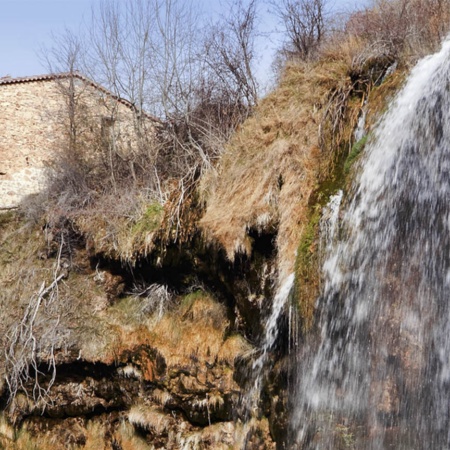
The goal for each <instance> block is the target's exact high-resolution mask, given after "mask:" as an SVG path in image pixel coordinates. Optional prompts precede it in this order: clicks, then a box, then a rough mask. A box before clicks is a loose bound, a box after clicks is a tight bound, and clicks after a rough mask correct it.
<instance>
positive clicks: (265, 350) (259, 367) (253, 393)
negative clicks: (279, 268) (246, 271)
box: [244, 273, 295, 416]
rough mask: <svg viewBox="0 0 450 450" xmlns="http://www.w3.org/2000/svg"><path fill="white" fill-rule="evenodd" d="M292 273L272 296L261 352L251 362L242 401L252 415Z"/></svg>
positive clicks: (254, 412) (287, 295)
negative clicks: (249, 384)
mask: <svg viewBox="0 0 450 450" xmlns="http://www.w3.org/2000/svg"><path fill="white" fill-rule="evenodd" d="M294 278H295V276H294V274H293V273H292V274H291V275H289V276H288V277H287V278H286V279H285V280H284V282H283V283H282V284H281V286H280V288H279V289H278V291H277V293H276V294H275V296H274V299H273V303H272V309H271V312H270V315H269V317H268V319H267V322H266V326H265V330H264V336H263V340H262V345H261V353H260V354H259V356H258V358H256V359H255V360H254V361H253V364H252V374H251V378H252V385H251V387H250V389H249V390H248V392H246V394H245V398H244V403H245V404H246V407H247V409H248V411H249V413H250V416H254V415H255V414H256V412H257V409H258V403H259V399H260V395H261V389H262V382H263V378H264V369H266V368H267V360H268V356H269V352H270V350H271V349H272V348H273V346H274V344H275V341H276V339H277V337H278V320H279V318H280V316H281V314H282V312H283V310H284V308H285V306H286V303H287V302H288V299H289V294H290V293H291V290H292V287H293V285H294Z"/></svg>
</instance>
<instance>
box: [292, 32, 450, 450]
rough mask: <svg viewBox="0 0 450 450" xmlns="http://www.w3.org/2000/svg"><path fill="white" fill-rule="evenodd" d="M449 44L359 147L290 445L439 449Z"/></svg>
mask: <svg viewBox="0 0 450 450" xmlns="http://www.w3.org/2000/svg"><path fill="white" fill-rule="evenodd" d="M449 87H450V40H447V41H446V42H445V43H444V44H443V47H442V49H441V51H440V52H438V53H436V54H435V55H432V56H430V57H427V58H425V59H424V60H422V61H421V62H419V63H418V65H417V66H416V67H415V68H414V69H413V71H412V72H411V75H410V77H409V78H408V80H407V82H406V84H405V86H404V88H403V89H402V91H401V92H400V93H399V94H398V96H397V98H396V99H395V100H394V101H393V103H392V105H391V107H390V108H389V111H388V112H387V113H386V115H385V117H384V118H383V119H382V120H381V122H380V124H379V125H378V127H377V130H376V131H375V134H374V137H373V138H372V139H371V140H370V142H369V143H368V145H367V152H366V157H365V161H363V164H362V166H361V172H360V176H359V179H358V182H357V183H356V186H355V188H354V191H353V192H352V194H351V201H350V204H349V206H348V207H347V208H346V211H345V213H344V214H342V221H341V223H340V225H339V230H340V231H339V239H336V238H335V239H334V242H333V243H332V244H331V245H330V246H329V247H328V248H326V249H325V252H326V257H325V260H324V263H323V267H322V292H321V295H320V297H319V299H318V300H317V305H316V308H317V315H316V316H317V318H316V326H315V330H316V331H315V332H313V333H311V334H310V336H308V337H307V342H306V343H305V344H304V345H302V348H301V350H299V355H297V360H298V361H300V363H299V364H301V367H300V369H299V371H298V372H299V373H298V379H297V381H296V388H295V392H293V393H292V394H293V395H294V396H295V411H294V413H293V417H292V423H291V433H292V437H291V442H290V446H289V448H293V449H294V448H295V449H341V448H342V449H343V448H354V449H373V450H383V449H397V450H399V449H405V450H406V449H408V450H410V449H446V448H450V305H449V300H450V96H449Z"/></svg>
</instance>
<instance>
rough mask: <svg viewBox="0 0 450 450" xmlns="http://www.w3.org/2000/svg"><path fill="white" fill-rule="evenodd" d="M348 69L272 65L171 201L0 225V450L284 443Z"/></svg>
mask: <svg viewBox="0 0 450 450" xmlns="http://www.w3.org/2000/svg"><path fill="white" fill-rule="evenodd" d="M347 69H348V68H346V67H345V66H344V65H341V64H337V63H336V62H334V61H331V62H329V63H327V64H323V65H320V64H318V65H317V67H316V72H315V75H313V74H311V71H310V67H298V66H294V67H291V68H290V69H288V71H287V74H286V78H285V79H284V80H283V81H282V83H281V86H280V88H279V90H278V91H277V92H275V93H274V94H272V95H270V96H268V98H267V99H265V100H264V101H263V102H262V104H261V106H260V109H259V110H258V111H257V112H256V113H255V115H254V116H253V117H252V118H251V119H250V120H249V121H248V122H247V123H246V124H243V125H242V127H241V130H240V131H239V132H238V133H237V135H236V136H235V137H234V138H233V139H232V140H231V142H230V143H229V144H228V147H227V149H226V150H225V152H224V154H223V156H222V159H221V164H220V165H219V168H218V169H217V170H215V171H213V173H209V174H206V175H203V177H202V178H201V179H200V180H197V183H196V185H195V186H194V188H192V189H191V191H190V192H189V195H186V196H185V198H184V202H183V204H182V205H181V206H180V203H178V202H177V201H174V200H173V199H171V198H169V199H167V200H166V202H165V203H164V205H161V204H156V203H155V202H153V203H149V204H146V205H145V206H146V208H145V209H144V210H143V211H142V212H140V213H139V214H138V217H137V218H136V217H132V216H128V215H125V214H121V215H117V217H114V216H113V215H111V214H110V213H109V212H108V211H107V210H106V209H105V211H103V210H102V203H101V202H100V201H99V200H98V199H97V200H96V201H97V203H96V205H97V208H96V209H92V208H91V209H84V210H79V211H74V207H73V206H72V205H71V207H70V208H69V207H67V208H65V209H64V207H65V206H66V205H64V204H62V203H56V205H55V204H51V205H50V208H52V210H51V211H49V210H48V209H47V210H45V208H44V211H43V212H41V214H37V213H33V214H29V212H28V211H27V210H26V208H25V209H24V208H22V209H19V210H17V211H14V212H3V213H2V214H1V215H0V311H1V321H0V335H1V336H2V347H3V348H4V350H5V351H4V352H1V354H0V375H1V378H0V394H1V407H2V415H1V417H0V446H1V447H2V448H5V449H26V448H30V447H31V448H36V449H41V450H46V449H48V448H52V449H54V450H57V449H66V448H74V449H82V448H84V449H113V450H119V449H123V450H128V449H129V450H131V449H186V450H187V449H203V448H211V449H229V448H235V449H243V448H246V449H249V450H252V449H275V448H277V449H284V448H288V447H287V445H288V444H287V435H288V415H289V408H290V405H289V401H288V400H289V398H288V397H289V396H288V386H289V384H290V383H291V382H292V379H293V371H294V370H295V367H294V360H292V359H289V352H290V351H291V350H292V349H295V348H296V346H297V345H298V344H299V342H301V339H303V336H304V334H305V333H306V332H307V330H308V327H310V326H311V323H312V319H313V314H314V306H313V305H314V303H313V302H314V298H315V295H316V292H317V287H318V284H319V280H318V278H319V275H318V271H317V258H318V249H317V235H318V221H319V216H320V211H321V207H322V206H323V204H324V202H326V200H327V198H328V197H329V195H330V194H332V193H333V189H336V186H338V185H341V186H342V185H343V184H345V176H344V175H343V169H342V167H343V162H344V161H345V159H346V156H347V155H346V153H345V152H344V151H343V150H342V149H346V148H348V145H349V144H350V143H351V142H352V132H353V129H354V127H355V125H356V123H357V120H358V116H359V114H360V109H361V105H362V104H363V102H362V99H363V98H365V96H366V94H367V92H368V91H369V87H368V86H369V84H370V83H367V86H365V88H364V89H366V91H364V90H363V89H361V86H360V84H358V89H356V88H355V86H356V83H355V82H354V81H353V80H352V79H351V77H350V75H349V74H348V73H347ZM389 83H390V81H389V80H388V81H387V82H386V83H385V87H384V88H383V87H380V89H379V91H378V96H379V97H381V98H384V97H385V96H386V95H387V94H389V92H390V89H391V87H392V85H390V84H389ZM392 84H393V85H395V83H392ZM386 86H387V89H386ZM383 89H384V93H383V92H381V93H380V91H383ZM374 92H375V89H374ZM372 95H373V94H372ZM379 104H382V101H379ZM274 111H275V112H274ZM271 114H272V115H271ZM369 116H370V114H369ZM338 125H339V126H338ZM246 139H248V145H247V144H246V141H245V140H246ZM354 157H355V156H354ZM253 186H255V189H254V192H253V193H252V192H251V191H252V187H253ZM96 195H97V196H99V195H100V194H98V193H97V194H96ZM114 195H115V196H113V202H115V201H117V202H119V201H122V202H123V201H124V200H123V199H124V198H126V196H125V195H124V194H123V193H122V194H114ZM100 198H101V197H100ZM29 200H30V199H28V202H27V203H26V205H28V207H29V206H30V204H32V203H35V204H36V203H38V202H39V197H33V198H32V199H31V200H32V202H31V203H30V201H29ZM24 205H25V204H24ZM105 205H106V206H104V208H108V204H106V203H105ZM109 205H112V203H109ZM45 207H46V208H49V206H48V204H46V206H45ZM78 207H79V208H81V207H80V206H78ZM174 211H175V213H174ZM174 217H175V218H176V220H174ZM293 271H295V275H296V283H295V289H294V293H293V294H294V295H291V296H290V297H288V296H286V302H285V303H282V304H281V303H280V304H279V305H277V308H278V310H276V308H275V306H274V305H275V303H276V302H274V299H276V298H277V297H276V295H275V293H276V291H277V289H278V288H279V287H280V283H281V282H282V281H283V280H284V279H286V277H287V275H289V276H291V277H292V278H293V275H291V274H292V272H293ZM291 294H292V293H291ZM296 319H298V320H296ZM269 322H270V326H269V325H268V324H269Z"/></svg>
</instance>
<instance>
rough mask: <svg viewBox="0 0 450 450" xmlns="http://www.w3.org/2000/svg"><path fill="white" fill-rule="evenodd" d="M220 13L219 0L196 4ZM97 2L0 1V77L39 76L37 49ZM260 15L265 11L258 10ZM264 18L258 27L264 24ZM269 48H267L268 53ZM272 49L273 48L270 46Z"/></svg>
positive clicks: (345, 4)
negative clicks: (201, 4)
mask: <svg viewBox="0 0 450 450" xmlns="http://www.w3.org/2000/svg"><path fill="white" fill-rule="evenodd" d="M196 1H199V2H202V3H203V4H204V5H207V8H208V9H211V10H214V11H215V12H217V11H220V5H223V4H224V1H222V0H196ZM329 1H330V2H332V3H333V4H334V8H335V10H342V9H348V8H351V7H352V6H355V5H356V6H362V5H363V4H364V3H366V2H367V1H368V0H329ZM98 2H99V0H0V77H3V76H6V75H10V76H13V77H19V76H28V75H38V74H43V73H45V72H46V71H47V70H46V68H45V65H44V64H43V62H42V57H41V56H40V49H41V48H42V47H43V46H45V45H47V46H49V45H50V44H51V35H52V33H56V34H57V33H58V32H62V31H63V30H64V29H65V28H70V29H71V30H73V31H75V32H76V31H77V30H78V29H79V28H80V26H81V24H82V22H83V20H88V19H89V17H90V12H91V7H92V6H93V5H94V6H95V4H96V3H98ZM261 10H262V11H263V13H264V11H265V10H267V8H265V7H264V6H263V7H262V9H261ZM268 20H270V19H267V16H266V17H263V18H262V23H263V24H264V23H265V24H266V26H267V21H268ZM270 45H271V44H267V48H268V51H270V50H269V47H270ZM272 46H273V44H272Z"/></svg>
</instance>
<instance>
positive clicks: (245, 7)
mask: <svg viewBox="0 0 450 450" xmlns="http://www.w3.org/2000/svg"><path fill="white" fill-rule="evenodd" d="M229 11H230V12H229V14H228V15H227V16H225V17H223V18H222V20H220V21H219V22H217V23H216V24H215V25H213V26H212V27H211V28H210V30H209V36H208V37H207V39H206V42H205V50H206V52H205V53H206V64H207V65H208V66H209V69H210V70H211V72H212V74H213V76H214V77H215V78H216V80H217V81H216V82H215V83H212V84H213V88H214V89H216V91H217V90H219V91H220V94H219V95H220V96H222V97H228V99H230V100H232V101H233V102H235V103H236V104H240V105H245V106H247V107H248V108H252V107H253V106H255V105H256V104H257V103H258V83H257V81H256V78H255V75H254V71H253V64H254V62H255V39H256V37H257V31H256V21H257V0H250V1H249V2H248V3H247V4H245V3H244V1H243V0H234V1H233V3H231V5H230V8H229Z"/></svg>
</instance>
